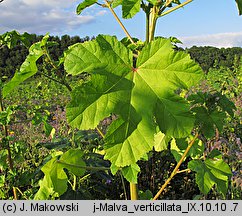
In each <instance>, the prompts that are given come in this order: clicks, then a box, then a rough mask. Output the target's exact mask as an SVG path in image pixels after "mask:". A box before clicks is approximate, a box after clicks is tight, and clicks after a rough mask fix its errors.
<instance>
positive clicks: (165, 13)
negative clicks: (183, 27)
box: [159, 0, 193, 17]
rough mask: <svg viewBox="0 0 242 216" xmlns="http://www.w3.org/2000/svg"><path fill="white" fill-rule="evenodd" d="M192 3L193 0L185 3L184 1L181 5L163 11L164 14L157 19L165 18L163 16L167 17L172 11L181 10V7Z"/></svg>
mask: <svg viewBox="0 0 242 216" xmlns="http://www.w3.org/2000/svg"><path fill="white" fill-rule="evenodd" d="M192 1H193V0H187V1H185V2H183V3H181V4H179V5H177V6H176V7H173V8H171V9H170V10H168V11H165V12H164V13H162V14H160V15H159V17H162V16H165V15H167V14H169V13H171V12H173V11H175V10H177V9H179V8H181V7H183V6H185V5H187V4H189V3H191V2H192Z"/></svg>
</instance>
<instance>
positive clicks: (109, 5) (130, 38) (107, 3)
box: [105, 0, 135, 44]
mask: <svg viewBox="0 0 242 216" xmlns="http://www.w3.org/2000/svg"><path fill="white" fill-rule="evenodd" d="M105 2H106V5H107V7H108V8H109V10H110V11H111V13H112V14H113V16H114V18H115V19H116V20H117V22H118V24H119V25H120V26H121V28H122V29H123V31H124V33H125V34H126V35H127V37H128V39H129V40H130V41H131V43H132V44H135V42H134V41H133V39H132V37H131V35H130V34H129V32H128V31H127V29H126V28H125V27H124V25H123V23H122V22H121V20H120V19H119V18H118V16H117V14H116V13H115V11H114V10H113V8H112V6H111V4H110V3H109V2H108V1H107V0H105Z"/></svg>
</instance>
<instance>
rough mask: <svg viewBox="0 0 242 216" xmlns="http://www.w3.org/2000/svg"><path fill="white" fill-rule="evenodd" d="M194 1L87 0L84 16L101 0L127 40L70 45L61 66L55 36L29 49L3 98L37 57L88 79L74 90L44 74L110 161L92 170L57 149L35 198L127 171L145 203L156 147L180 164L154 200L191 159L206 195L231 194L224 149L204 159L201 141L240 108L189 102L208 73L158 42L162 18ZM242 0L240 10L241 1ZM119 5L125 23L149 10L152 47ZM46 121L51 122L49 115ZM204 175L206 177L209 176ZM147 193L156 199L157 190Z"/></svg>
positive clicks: (73, 152)
mask: <svg viewBox="0 0 242 216" xmlns="http://www.w3.org/2000/svg"><path fill="white" fill-rule="evenodd" d="M190 2H192V0H187V1H185V2H183V3H181V2H180V1H179V0H161V1H156V0H148V1H141V0H129V1H120V0H113V1H107V0H105V1H104V3H103V4H102V3H99V2H98V1H96V0H84V1H82V2H81V3H80V4H79V5H78V7H77V13H78V14H80V13H81V12H82V11H83V10H84V9H85V8H87V7H89V6H91V5H93V4H95V3H96V4H98V5H100V6H101V7H107V8H109V10H110V11H111V13H112V14H113V15H114V17H115V19H116V20H117V21H118V23H119V24H120V26H121V27H122V29H123V30H124V32H125V34H126V36H127V38H125V39H123V40H121V41H118V39H117V38H116V37H115V36H106V35H99V36H98V37H97V38H96V39H95V40H92V41H88V42H85V43H78V44H75V45H73V46H71V47H69V49H68V50H67V51H66V52H65V53H64V56H63V58H60V59H59V61H58V62H54V61H53V60H52V59H51V56H50V55H49V52H48V47H49V46H51V45H53V44H51V43H50V42H48V37H49V36H48V35H46V36H45V37H43V39H42V40H41V41H40V42H38V43H35V44H33V45H32V46H31V47H30V49H29V55H28V56H27V58H26V60H25V62H24V63H23V64H22V66H21V67H20V70H19V71H18V72H16V73H15V75H14V77H13V78H12V79H11V80H10V81H9V82H8V83H7V84H5V85H4V86H3V97H5V96H6V95H7V94H9V92H11V91H12V89H14V88H15V87H16V86H17V85H19V84H20V83H22V82H23V81H25V80H27V79H28V78H30V77H31V76H33V75H35V74H36V73H37V72H38V68H37V60H38V59H40V58H41V57H44V58H45V60H46V62H47V63H49V64H50V65H51V66H52V70H53V71H58V69H59V66H60V65H61V64H62V63H64V67H65V70H66V73H67V74H69V75H72V76H78V75H83V74H84V75H85V79H83V77H84V76H78V77H81V82H79V81H77V84H75V85H74V88H72V87H71V86H70V85H69V84H68V82H67V80H66V77H65V76H59V77H58V76H57V77H55V76H53V73H51V74H48V73H46V71H42V72H43V75H44V76H46V77H47V78H49V79H51V80H52V81H54V82H56V83H59V84H61V85H63V86H65V87H66V88H67V89H68V90H69V91H70V92H71V97H72V99H71V101H70V103H69V104H68V105H67V120H68V122H69V124H70V125H71V126H72V127H74V128H78V129H80V130H88V129H90V128H92V129H96V130H97V131H98V132H99V134H100V136H101V137H102V138H103V141H104V146H103V148H104V159H107V160H109V161H110V162H111V166H110V168H107V167H93V166H91V167H89V166H85V164H84V161H82V159H81V158H82V157H83V153H82V151H81V150H80V149H70V150H68V151H65V152H58V151H57V152H56V151H54V152H53V155H52V158H51V159H49V161H48V162H47V163H46V164H45V165H44V166H43V167H42V171H43V172H44V174H45V176H44V179H43V180H42V181H40V190H39V191H38V193H37V194H36V196H35V198H37V199H47V198H51V199H52V198H55V197H60V196H61V195H63V194H64V193H65V191H66V190H67V183H68V176H69V175H71V173H72V174H74V176H73V177H72V180H73V181H72V182H70V181H69V182H70V185H72V188H75V187H76V178H77V177H81V176H82V175H84V170H102V169H104V170H106V169H108V170H109V169H110V170H111V172H112V174H114V175H115V174H116V173H118V172H119V173H120V172H121V173H122V176H124V177H125V178H126V179H127V180H128V181H129V182H130V191H131V199H138V191H137V175H138V173H139V172H140V167H139V166H138V161H140V160H147V159H148V158H149V156H148V153H149V152H150V151H151V150H152V149H154V150H155V151H158V152H159V151H164V150H170V151H171V152H172V154H173V155H174V157H175V159H176V161H177V165H176V166H175V168H174V170H173V171H172V173H171V175H170V177H168V179H167V181H166V182H165V183H164V185H163V186H162V187H161V189H160V190H159V192H158V193H157V194H156V196H155V197H154V199H157V198H158V197H159V195H160V194H161V193H162V192H163V190H164V188H165V187H166V186H167V185H168V184H169V182H170V181H171V179H172V178H173V177H174V176H175V175H176V174H178V173H181V172H186V171H187V169H186V170H184V171H183V170H179V168H180V166H181V164H182V162H183V161H184V160H185V159H186V158H188V157H189V158H190V159H191V161H190V162H189V164H188V168H190V170H192V171H195V172H196V182H197V184H198V186H199V189H200V190H201V192H203V193H204V194H207V193H208V192H209V191H210V190H211V189H212V188H213V186H214V185H216V187H217V190H218V191H220V192H221V193H222V194H223V195H224V196H225V194H226V189H227V187H228V183H227V182H228V180H229V178H230V177H231V171H230V168H229V166H228V165H227V164H226V163H225V162H224V161H223V159H222V156H221V155H220V153H219V152H218V151H212V152H211V153H210V154H208V155H207V157H204V155H203V151H204V146H203V143H202V142H201V141H200V140H202V138H203V136H205V137H206V136H207V137H211V136H212V135H214V134H215V132H216V130H219V131H221V130H222V121H223V119H224V118H225V112H227V113H228V114H230V115H233V110H234V106H233V105H232V104H231V102H229V101H228V100H227V99H226V98H224V97H222V104H216V106H215V107H214V106H211V104H209V103H208V101H209V100H208V99H207V95H202V94H197V95H193V96H190V98H189V100H187V98H186V97H184V93H185V92H186V91H188V90H189V88H190V87H192V86H194V85H196V84H197V83H199V82H200V80H201V79H202V78H203V71H202V70H201V68H200V67H199V66H198V65H197V64H196V63H195V62H194V61H193V60H191V59H190V56H189V55H188V54H187V53H184V52H182V51H178V50H177V49H176V46H175V44H176V43H178V42H179V40H177V39H176V38H169V39H165V38H162V37H155V28H156V23H157V19H158V18H159V17H162V16H164V15H167V14H169V13H171V12H173V11H174V10H177V9H179V8H181V7H182V6H184V5H186V4H188V3H190ZM237 3H238V7H239V11H240V13H241V2H239V1H237ZM120 5H121V6H122V15H123V18H132V17H133V16H134V15H135V14H136V13H138V12H139V11H140V10H143V11H144V12H145V14H146V26H147V27H146V41H145V42H142V41H140V40H139V39H136V38H133V37H131V36H130V34H129V33H128V31H127V30H126V28H125V27H124V25H123V24H122V22H121V20H120V19H119V18H118V16H117V15H116V13H115V11H114V8H115V7H117V6H120ZM86 74H88V75H87V76H86ZM64 75H65V74H64ZM1 98H2V97H1ZM224 104H225V105H228V104H229V105H230V106H229V107H225V106H224ZM191 106H192V109H191ZM221 109H222V110H221ZM110 115H115V116H116V118H115V119H114V120H113V121H112V123H111V125H110V126H109V127H108V129H107V131H102V130H101V129H100V128H99V127H98V125H99V123H100V121H102V120H103V119H104V118H106V117H108V116H110ZM37 117H38V116H37ZM39 119H41V121H42V122H43V123H44V124H47V119H46V118H42V117H41V118H39ZM207 126H208V128H207ZM47 131H49V130H47ZM198 167H199V169H198ZM65 170H68V171H66V172H65ZM57 173H59V174H57ZM204 173H206V175H205V176H206V177H205V178H202V176H203V174H204ZM73 190H74V189H73ZM145 196H147V197H149V198H150V193H149V192H147V193H146V195H145Z"/></svg>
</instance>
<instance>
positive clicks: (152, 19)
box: [149, 6, 158, 42]
mask: <svg viewBox="0 0 242 216" xmlns="http://www.w3.org/2000/svg"><path fill="white" fill-rule="evenodd" d="M157 19H158V7H157V6H153V8H151V11H150V14H149V42H151V41H153V40H154V37H155V28H156V23H157Z"/></svg>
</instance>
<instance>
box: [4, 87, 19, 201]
mask: <svg viewBox="0 0 242 216" xmlns="http://www.w3.org/2000/svg"><path fill="white" fill-rule="evenodd" d="M3 111H4V107H3V97H2V87H1V86H0V112H3ZM3 131H4V136H5V140H4V142H5V146H6V149H7V151H8V163H9V169H10V171H13V159H12V153H11V148H10V145H9V141H8V140H7V137H8V136H9V133H8V127H7V125H3ZM13 197H14V199H15V200H17V199H18V196H17V191H16V188H15V187H13Z"/></svg>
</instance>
